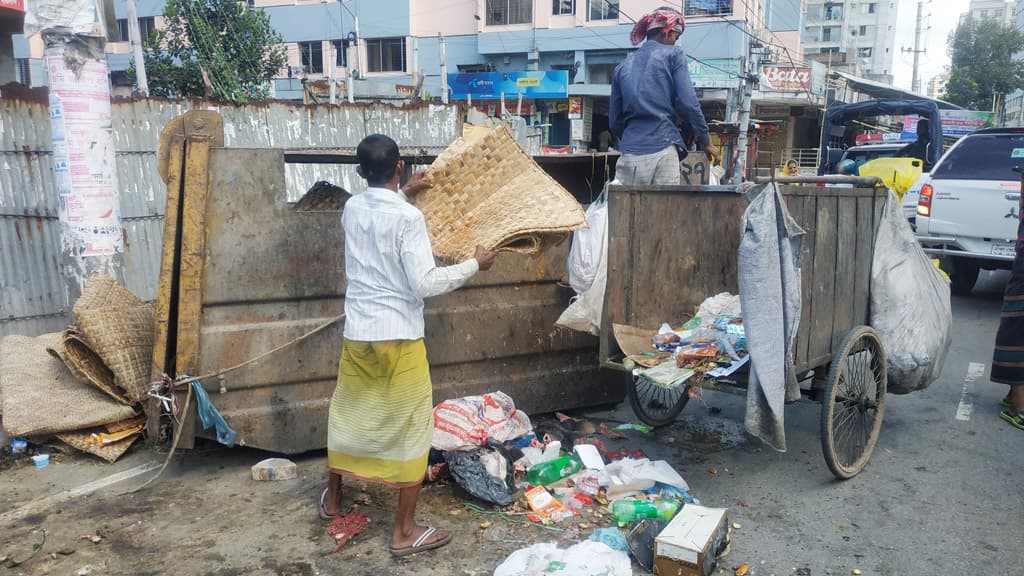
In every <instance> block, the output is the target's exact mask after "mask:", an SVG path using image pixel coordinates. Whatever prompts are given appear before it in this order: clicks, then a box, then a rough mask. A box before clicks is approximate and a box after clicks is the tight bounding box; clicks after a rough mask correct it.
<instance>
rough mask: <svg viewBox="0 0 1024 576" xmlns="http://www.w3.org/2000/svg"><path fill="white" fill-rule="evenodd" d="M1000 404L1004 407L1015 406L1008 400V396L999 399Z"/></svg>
mask: <svg viewBox="0 0 1024 576" xmlns="http://www.w3.org/2000/svg"><path fill="white" fill-rule="evenodd" d="M999 405H1000V406H1002V407H1003V408H1012V407H1013V405H1012V404H1010V401H1009V400H1007V399H1006V398H1003V399H1002V400H1000V401H999Z"/></svg>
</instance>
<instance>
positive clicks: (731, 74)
mask: <svg viewBox="0 0 1024 576" xmlns="http://www.w3.org/2000/svg"><path fill="white" fill-rule="evenodd" d="M687 68H688V69H689V71H690V81H691V82H693V87H694V88H736V87H737V86H738V85H739V84H738V82H739V80H738V78H739V75H740V61H739V60H737V59H735V58H719V59H714V60H701V61H699V62H698V61H697V60H693V59H691V60H690V61H689V63H687Z"/></svg>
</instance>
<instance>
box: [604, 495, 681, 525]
mask: <svg viewBox="0 0 1024 576" xmlns="http://www.w3.org/2000/svg"><path fill="white" fill-rule="evenodd" d="M677 510H679V502H677V501H675V500H616V501H614V502H612V514H613V515H615V520H617V521H618V522H632V521H634V520H641V519H644V518H657V519H659V520H671V519H672V516H675V513H676V511H677Z"/></svg>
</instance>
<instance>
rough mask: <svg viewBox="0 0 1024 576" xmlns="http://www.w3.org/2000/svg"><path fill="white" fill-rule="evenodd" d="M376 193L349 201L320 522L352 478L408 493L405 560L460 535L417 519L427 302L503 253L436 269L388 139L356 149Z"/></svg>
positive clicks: (400, 531) (399, 542)
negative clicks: (341, 337)
mask: <svg viewBox="0 0 1024 576" xmlns="http://www.w3.org/2000/svg"><path fill="white" fill-rule="evenodd" d="M356 155H357V157H358V159H359V168H358V171H359V174H360V176H362V177H363V178H365V179H366V181H367V183H368V184H369V188H367V189H366V191H365V192H363V193H362V194H359V195H356V196H354V197H352V198H351V199H349V200H348V202H346V204H345V209H344V212H343V214H342V218H341V222H342V227H343V228H344V230H345V275H346V278H347V281H348V286H347V288H346V291H345V341H344V344H343V346H342V353H341V360H340V362H339V366H338V384H337V386H336V387H335V390H334V395H333V396H332V398H331V406H330V415H329V420H328V432H327V465H328V468H329V470H330V474H329V475H328V483H327V488H325V489H324V491H323V492H322V493H321V495H320V505H319V511H320V516H321V517H322V518H324V519H325V520H329V519H331V518H333V517H334V516H335V515H337V514H338V512H339V510H340V509H341V480H342V477H344V476H348V477H352V478H357V479H360V480H368V481H373V482H380V483H383V484H387V485H390V486H395V487H397V488H399V498H398V510H397V512H396V514H395V525H394V527H393V529H392V534H391V546H390V551H391V553H392V554H393V555H395V556H405V555H408V554H413V553H416V552H421V551H424V550H431V549H434V548H439V547H441V546H444V545H445V544H447V543H448V542H449V541H451V534H449V533H448V531H446V530H444V529H435V528H429V527H426V526H420V525H418V524H416V523H415V521H414V517H413V516H414V513H415V511H416V502H417V499H418V498H419V492H420V486H421V484H422V481H423V476H424V473H425V472H426V468H427V455H428V452H429V451H430V440H431V436H432V431H433V424H434V423H433V396H432V391H433V389H432V385H431V382H430V371H429V366H428V365H427V357H426V349H425V347H424V345H423V335H424V334H423V299H424V298H429V297H431V296H437V295H440V294H444V293H446V292H450V291H452V290H455V289H457V288H458V287H460V286H462V285H463V284H464V283H465V282H466V281H467V280H469V278H470V277H472V276H473V275H474V274H476V273H477V271H478V270H488V269H490V267H491V266H492V265H493V264H494V258H495V254H494V252H491V251H489V250H486V249H484V248H483V247H481V246H477V249H476V255H475V257H474V258H470V259H469V260H466V261H465V262H462V263H460V264H456V265H454V266H448V267H438V266H436V265H435V262H434V256H433V252H432V251H431V248H430V238H429V237H428V235H427V226H426V222H425V221H424V219H423V214H422V213H421V212H420V211H419V210H417V209H416V207H415V206H413V205H411V204H409V203H408V202H407V201H406V198H405V195H404V194H403V193H402V191H401V190H400V189H399V187H398V184H399V178H400V177H401V174H402V171H403V170H404V168H405V165H404V162H403V161H402V160H401V159H400V157H399V151H398V145H397V144H395V142H394V141H393V140H392V139H391V138H388V137H387V136H383V135H380V134H374V135H372V136H367V137H366V138H365V139H363V141H362V142H360V143H359V147H358V148H357V150H356Z"/></svg>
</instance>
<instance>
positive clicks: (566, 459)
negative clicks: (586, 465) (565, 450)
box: [526, 452, 583, 486]
mask: <svg viewBox="0 0 1024 576" xmlns="http://www.w3.org/2000/svg"><path fill="white" fill-rule="evenodd" d="M582 469H583V462H582V461H581V460H580V458H579V456H577V455H576V453H575V452H573V453H571V454H567V455H565V456H560V457H558V458H555V459H554V460H549V461H548V462H541V463H540V464H536V465H534V466H531V467H530V469H529V470H527V471H526V480H527V481H528V482H529V483H530V484H533V485H534V486H547V485H548V484H554V483H555V482H558V481H559V480H561V479H562V478H565V477H567V476H572V475H573V474H575V473H577V472H579V471H580V470H582Z"/></svg>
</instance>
